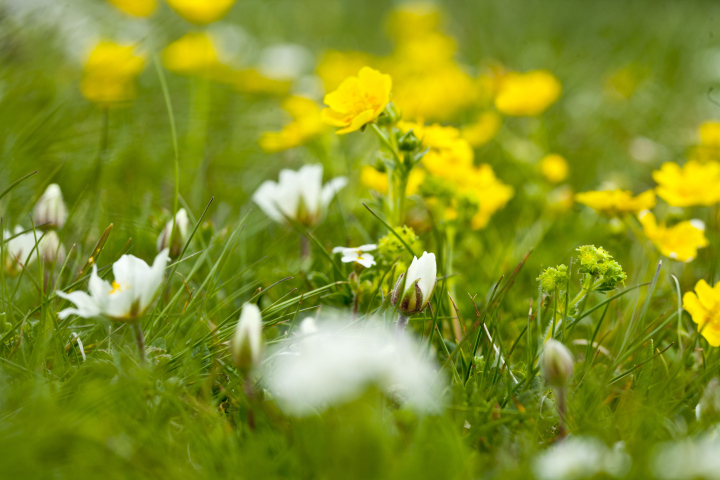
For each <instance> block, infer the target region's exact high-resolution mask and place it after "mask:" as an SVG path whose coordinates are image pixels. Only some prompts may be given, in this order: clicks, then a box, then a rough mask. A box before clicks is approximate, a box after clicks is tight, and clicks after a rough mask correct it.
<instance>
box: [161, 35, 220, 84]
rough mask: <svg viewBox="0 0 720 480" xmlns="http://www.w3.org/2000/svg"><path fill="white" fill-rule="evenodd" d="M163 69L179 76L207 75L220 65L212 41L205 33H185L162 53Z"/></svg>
mask: <svg viewBox="0 0 720 480" xmlns="http://www.w3.org/2000/svg"><path fill="white" fill-rule="evenodd" d="M162 62H163V65H164V66H165V68H167V69H168V70H170V71H171V72H175V73H178V74H181V75H208V74H210V73H212V70H213V69H214V68H216V67H218V66H219V65H220V61H219V60H218V55H217V51H216V50H215V45H214V44H213V41H212V39H211V38H210V36H208V35H207V34H205V33H199V32H191V33H186V34H185V35H183V36H182V37H180V38H179V39H177V40H175V41H174V42H172V43H171V44H170V45H168V46H167V47H165V49H164V50H163V52H162Z"/></svg>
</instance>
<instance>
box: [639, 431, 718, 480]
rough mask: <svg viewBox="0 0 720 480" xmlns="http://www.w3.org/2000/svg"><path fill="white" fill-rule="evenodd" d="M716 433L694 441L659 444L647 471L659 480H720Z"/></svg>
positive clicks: (713, 432) (686, 440) (693, 439)
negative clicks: (697, 479) (696, 479)
mask: <svg viewBox="0 0 720 480" xmlns="http://www.w3.org/2000/svg"><path fill="white" fill-rule="evenodd" d="M718 433H719V432H718V430H717V427H716V428H715V430H711V431H710V432H708V433H706V434H704V435H703V436H700V437H697V438H686V439H682V440H679V441H675V442H666V443H663V444H660V445H659V446H658V447H657V448H656V449H655V452H654V453H653V455H652V457H651V461H650V468H651V470H652V471H653V473H654V474H655V476H657V477H658V478H660V479H663V480H674V479H679V480H682V479H687V480H692V479H695V478H704V479H707V480H713V479H720V455H718V454H717V453H718V451H719V450H720V437H719V436H718Z"/></svg>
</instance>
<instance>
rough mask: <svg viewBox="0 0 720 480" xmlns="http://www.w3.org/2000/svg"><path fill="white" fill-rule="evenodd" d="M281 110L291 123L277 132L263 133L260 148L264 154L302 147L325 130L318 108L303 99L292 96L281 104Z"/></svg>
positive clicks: (313, 103) (308, 100)
mask: <svg viewBox="0 0 720 480" xmlns="http://www.w3.org/2000/svg"><path fill="white" fill-rule="evenodd" d="M282 107H283V109H284V110H285V111H286V112H288V113H289V114H290V116H291V117H292V118H293V121H292V122H291V123H289V124H287V125H285V126H284V127H283V129H282V130H280V131H279V132H265V133H263V135H262V137H260V141H259V143H260V148H262V149H263V150H265V151H266V152H269V153H272V152H279V151H282V150H287V149H290V148H295V147H298V146H300V145H303V144H305V143H307V142H309V141H310V140H313V139H315V138H317V137H318V136H319V135H321V134H322V133H323V131H324V130H325V128H326V127H325V124H324V123H323V122H322V120H321V118H320V108H319V107H318V106H317V104H316V103H315V102H313V101H312V100H310V99H309V98H305V97H297V96H292V97H288V98H286V99H285V100H284V101H283V103H282Z"/></svg>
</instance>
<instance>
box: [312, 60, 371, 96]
mask: <svg viewBox="0 0 720 480" xmlns="http://www.w3.org/2000/svg"><path fill="white" fill-rule="evenodd" d="M373 64H374V60H373V58H372V57H371V56H370V55H369V54H367V53H365V52H339V51H337V50H328V51H327V52H325V54H324V55H323V57H322V58H321V59H320V63H318V66H317V69H316V70H317V74H318V76H319V77H320V79H321V80H322V82H323V86H324V87H325V92H332V91H333V90H337V88H338V87H339V86H340V84H341V83H342V82H343V81H344V80H345V79H346V78H348V77H351V76H353V75H355V74H356V73H357V72H358V71H359V70H360V69H361V68H363V67H365V66H367V65H373Z"/></svg>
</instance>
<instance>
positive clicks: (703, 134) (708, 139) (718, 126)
mask: <svg viewBox="0 0 720 480" xmlns="http://www.w3.org/2000/svg"><path fill="white" fill-rule="evenodd" d="M698 136H699V137H700V144H701V145H705V146H709V147H720V122H718V121H710V122H705V123H703V124H702V125H700V127H699V128H698Z"/></svg>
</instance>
